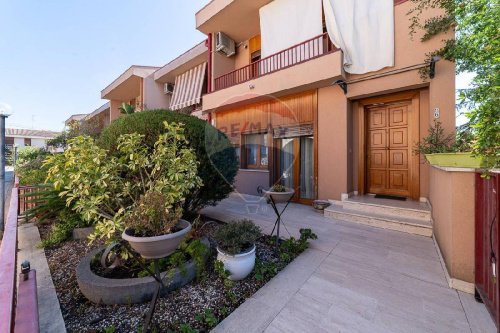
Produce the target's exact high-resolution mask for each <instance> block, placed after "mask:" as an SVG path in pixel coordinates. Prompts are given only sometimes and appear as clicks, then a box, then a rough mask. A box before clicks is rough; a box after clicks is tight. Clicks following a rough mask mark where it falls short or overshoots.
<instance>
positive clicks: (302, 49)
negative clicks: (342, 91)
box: [214, 33, 338, 91]
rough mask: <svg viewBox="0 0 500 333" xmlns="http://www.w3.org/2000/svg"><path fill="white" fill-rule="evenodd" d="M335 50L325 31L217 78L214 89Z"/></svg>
mask: <svg viewBox="0 0 500 333" xmlns="http://www.w3.org/2000/svg"><path fill="white" fill-rule="evenodd" d="M335 51H338V49H337V48H335V47H334V45H333V44H332V42H331V41H330V38H329V36H328V34H327V33H324V34H321V35H319V36H316V37H314V38H311V39H309V40H306V41H304V42H302V43H300V44H297V45H294V46H292V47H289V48H288V49H285V50H283V51H280V52H278V53H275V54H273V55H270V56H268V57H266V58H263V59H261V60H258V61H256V62H253V63H251V64H250V65H247V66H245V67H242V68H239V69H236V70H234V71H232V72H229V73H227V74H224V75H222V76H220V77H218V78H216V79H215V87H214V91H217V90H221V89H224V88H228V87H231V86H234V85H237V84H240V83H243V82H246V81H249V80H252V79H256V78H259V77H262V76H264V75H267V74H271V73H275V72H277V71H280V70H282V69H285V68H288V67H292V66H295V65H298V64H301V63H304V62H306V61H309V60H312V59H316V58H319V57H321V56H324V55H326V54H329V53H332V52H335Z"/></svg>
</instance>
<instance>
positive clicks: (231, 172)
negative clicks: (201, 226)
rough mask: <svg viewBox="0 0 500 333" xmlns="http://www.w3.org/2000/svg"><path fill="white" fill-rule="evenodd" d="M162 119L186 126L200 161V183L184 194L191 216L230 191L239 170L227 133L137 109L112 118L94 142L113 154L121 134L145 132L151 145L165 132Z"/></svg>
mask: <svg viewBox="0 0 500 333" xmlns="http://www.w3.org/2000/svg"><path fill="white" fill-rule="evenodd" d="M164 121H168V122H169V123H170V122H174V123H183V124H184V125H185V126H184V127H185V135H186V138H187V140H188V141H189V146H190V148H192V149H193V150H194V151H195V154H196V157H197V159H198V161H199V162H200V164H199V167H198V176H199V177H200V178H201V179H202V181H203V185H202V187H201V188H199V189H197V190H193V191H191V193H190V194H188V195H187V196H186V201H185V203H184V206H183V210H184V214H187V215H192V214H194V213H195V212H197V211H198V210H200V209H201V208H203V207H205V206H209V205H215V204H216V203H217V202H218V201H220V200H222V199H224V198H226V197H227V196H228V195H229V193H231V191H232V190H233V187H232V185H233V182H234V178H235V176H236V173H237V171H238V161H237V158H236V153H235V151H234V149H233V147H232V145H231V142H230V141H229V139H228V138H227V137H226V135H225V134H223V133H222V132H220V131H219V130H217V129H216V128H214V127H213V126H211V125H209V124H208V123H207V122H206V121H204V120H201V119H199V118H196V117H193V116H188V115H185V114H179V113H175V112H172V111H168V110H152V111H145V112H138V113H134V114H130V115H126V116H123V117H121V118H119V119H117V120H115V121H114V122H113V123H112V124H111V125H110V126H109V127H108V128H106V129H105V130H104V131H103V133H102V134H101V136H100V137H99V139H98V141H97V143H98V145H99V146H100V147H102V148H104V149H106V150H109V151H110V152H111V153H116V152H117V142H118V138H119V136H120V135H122V134H130V133H139V134H143V135H145V140H144V142H145V143H146V145H148V146H149V148H151V147H153V146H154V143H155V142H156V140H158V136H159V135H160V134H162V133H164V132H165V128H164V126H163V122H164ZM188 217H191V216H188Z"/></svg>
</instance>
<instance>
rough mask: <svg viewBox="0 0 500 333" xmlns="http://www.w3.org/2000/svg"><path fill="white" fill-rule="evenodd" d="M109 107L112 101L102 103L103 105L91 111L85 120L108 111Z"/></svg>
mask: <svg viewBox="0 0 500 333" xmlns="http://www.w3.org/2000/svg"><path fill="white" fill-rule="evenodd" d="M109 107H110V103H109V102H108V103H106V104H104V105H102V106H101V107H99V108H98V109H96V110H95V111H94V112H92V113H89V114H88V115H87V116H85V120H89V119H92V118H93V117H96V116H98V115H100V114H101V113H103V112H106V111H108V110H109Z"/></svg>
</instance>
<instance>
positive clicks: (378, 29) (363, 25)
mask: <svg viewBox="0 0 500 333" xmlns="http://www.w3.org/2000/svg"><path fill="white" fill-rule="evenodd" d="M323 7H324V11H325V21H326V28H327V30H328V34H329V35H330V39H331V40H332V42H333V44H335V46H336V47H338V48H340V49H341V50H342V51H343V53H344V69H345V71H346V72H348V73H352V74H364V73H367V72H372V71H377V70H379V69H382V68H384V67H391V66H394V0H376V1H374V0H323Z"/></svg>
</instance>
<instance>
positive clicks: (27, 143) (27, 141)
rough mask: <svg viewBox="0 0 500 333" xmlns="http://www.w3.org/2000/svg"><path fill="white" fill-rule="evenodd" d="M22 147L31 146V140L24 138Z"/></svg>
mask: <svg viewBox="0 0 500 333" xmlns="http://www.w3.org/2000/svg"><path fill="white" fill-rule="evenodd" d="M24 145H25V146H31V138H24Z"/></svg>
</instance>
